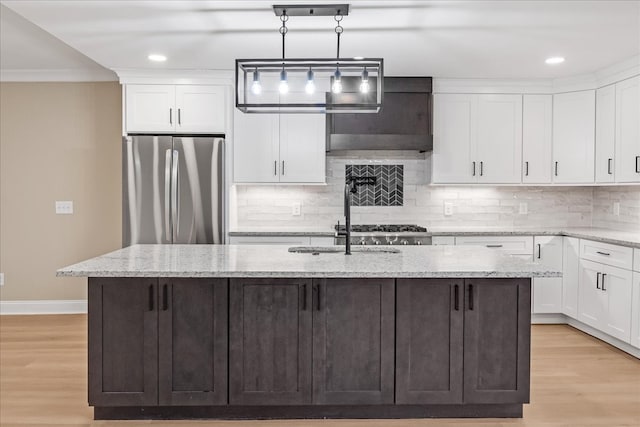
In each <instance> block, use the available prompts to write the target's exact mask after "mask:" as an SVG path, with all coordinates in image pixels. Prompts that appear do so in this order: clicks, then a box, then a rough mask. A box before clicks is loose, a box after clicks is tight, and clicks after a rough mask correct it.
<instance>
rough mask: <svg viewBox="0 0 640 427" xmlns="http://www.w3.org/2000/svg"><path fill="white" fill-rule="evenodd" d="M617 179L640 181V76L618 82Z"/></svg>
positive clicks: (621, 180) (619, 180)
mask: <svg viewBox="0 0 640 427" xmlns="http://www.w3.org/2000/svg"><path fill="white" fill-rule="evenodd" d="M615 163H616V166H615V168H616V169H615V170H616V181H617V182H640V76H637V77H634V78H631V79H628V80H623V81H622V82H620V83H617V84H616V162H615Z"/></svg>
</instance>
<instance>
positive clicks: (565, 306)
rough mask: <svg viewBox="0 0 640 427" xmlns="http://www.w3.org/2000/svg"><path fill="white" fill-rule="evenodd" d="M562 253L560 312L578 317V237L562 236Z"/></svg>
mask: <svg viewBox="0 0 640 427" xmlns="http://www.w3.org/2000/svg"><path fill="white" fill-rule="evenodd" d="M563 240H564V241H563V254H562V313H563V314H565V315H567V316H569V317H572V318H574V319H577V318H578V288H579V284H580V239H577V238H575V237H564V239H563Z"/></svg>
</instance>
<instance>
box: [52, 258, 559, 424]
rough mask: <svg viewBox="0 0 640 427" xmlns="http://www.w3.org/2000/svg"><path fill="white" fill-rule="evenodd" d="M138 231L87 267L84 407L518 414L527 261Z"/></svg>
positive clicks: (77, 271) (160, 412)
mask: <svg viewBox="0 0 640 427" xmlns="http://www.w3.org/2000/svg"><path fill="white" fill-rule="evenodd" d="M397 251H398V252H397V253H392V252H354V254H353V255H350V256H345V255H344V254H343V253H339V252H338V253H318V252H313V253H291V252H289V251H288V248H287V247H282V246H270V245H265V246H234V245H227V246H223V245H137V246H132V247H128V248H124V249H121V250H118V251H115V252H111V253H109V254H106V255H103V256H100V257H97V258H94V259H91V260H88V261H84V262H81V263H78V264H75V265H72V266H69V267H66V268H63V269H61V270H59V271H58V275H60V276H86V277H89V369H88V374H89V404H90V405H92V406H94V417H95V418H96V419H135V418H324V417H328V418H419V417H521V416H522V405H523V404H524V403H527V402H528V401H529V359H530V300H531V296H530V293H531V283H530V281H531V278H532V277H558V276H560V275H561V272H560V271H554V270H553V269H549V268H547V267H544V266H542V265H540V264H535V263H533V262H527V261H524V260H522V259H518V258H514V257H510V256H507V255H502V254H500V253H496V252H494V251H491V250H490V249H486V248H478V247H455V246H433V247H431V246H424V247H418V246H412V247H402V248H399V249H397Z"/></svg>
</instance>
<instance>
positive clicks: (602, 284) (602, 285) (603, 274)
mask: <svg viewBox="0 0 640 427" xmlns="http://www.w3.org/2000/svg"><path fill="white" fill-rule="evenodd" d="M606 275H607V274H606V273H602V283H601V284H600V286H601V287H602V290H603V291H605V292H607V288H605V287H604V278H605V276H606Z"/></svg>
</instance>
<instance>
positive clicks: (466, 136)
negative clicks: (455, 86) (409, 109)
mask: <svg viewBox="0 0 640 427" xmlns="http://www.w3.org/2000/svg"><path fill="white" fill-rule="evenodd" d="M433 105H434V110H433V124H434V125H433V155H432V159H433V182H436V183H468V182H477V180H478V178H477V177H478V173H477V172H478V167H479V166H478V165H476V162H475V156H476V141H477V127H478V125H477V121H478V97H477V95H464V94H462V95H460V94H435V95H434V97H433Z"/></svg>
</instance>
